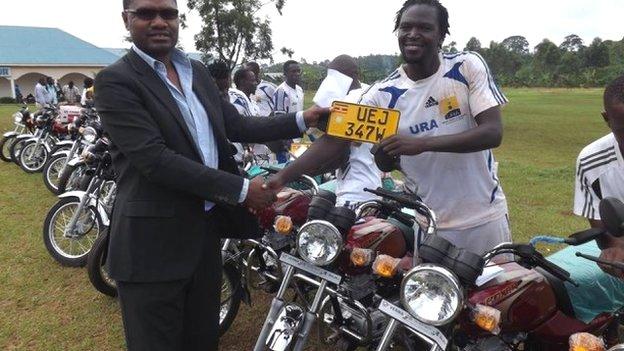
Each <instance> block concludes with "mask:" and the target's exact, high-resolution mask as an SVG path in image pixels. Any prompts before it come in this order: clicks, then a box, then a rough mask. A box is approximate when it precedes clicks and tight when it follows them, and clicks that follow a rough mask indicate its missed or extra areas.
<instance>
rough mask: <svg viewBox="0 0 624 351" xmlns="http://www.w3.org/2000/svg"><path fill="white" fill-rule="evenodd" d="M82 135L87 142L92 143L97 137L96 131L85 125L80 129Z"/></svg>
mask: <svg viewBox="0 0 624 351" xmlns="http://www.w3.org/2000/svg"><path fill="white" fill-rule="evenodd" d="M82 137H83V138H84V140H86V141H87V142H89V143H91V144H93V143H95V139H96V138H97V132H96V131H95V129H94V128H93V127H87V128H85V129H84V130H83V131H82Z"/></svg>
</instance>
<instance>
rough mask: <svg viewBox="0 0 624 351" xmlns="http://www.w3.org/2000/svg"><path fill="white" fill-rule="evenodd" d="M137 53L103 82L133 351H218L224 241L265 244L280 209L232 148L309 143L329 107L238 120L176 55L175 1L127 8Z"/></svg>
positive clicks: (114, 263) (114, 235) (99, 92)
mask: <svg viewBox="0 0 624 351" xmlns="http://www.w3.org/2000/svg"><path fill="white" fill-rule="evenodd" d="M123 5H124V12H123V14H122V16H123V20H124V22H125V25H126V28H127V29H128V30H129V31H130V34H131V37H132V41H133V43H134V46H133V48H132V49H131V50H130V51H129V52H128V54H127V55H126V56H124V57H123V58H122V59H120V60H119V61H117V62H116V63H114V64H112V65H110V66H109V67H107V68H106V69H104V70H103V71H102V72H101V73H100V74H99V75H98V76H97V78H96V86H95V100H96V107H97V109H98V111H99V113H100V114H101V117H102V123H103V125H104V128H105V130H106V131H107V132H108V134H109V135H110V138H111V139H112V142H113V145H114V146H113V147H112V149H111V152H112V155H113V163H114V167H115V169H116V171H117V172H118V179H117V182H118V190H117V198H116V202H115V208H114V210H113V215H112V222H111V223H112V224H111V228H110V230H111V237H110V245H109V256H108V259H109V268H110V275H111V277H112V278H113V279H115V280H117V284H118V291H119V297H120V302H121V310H122V317H123V322H124V329H125V333H126V342H127V344H128V348H129V349H130V350H150V351H154V350H216V349H217V344H218V318H219V316H218V309H219V302H220V288H221V256H220V248H219V242H220V240H219V239H220V235H222V234H223V235H226V236H238V237H241V236H253V235H257V234H259V229H258V226H257V221H256V220H255V219H254V217H253V216H251V215H250V213H249V211H248V210H249V209H252V210H253V209H260V208H263V207H265V206H267V205H269V204H270V203H271V202H272V201H274V198H275V193H274V192H272V191H269V190H267V189H266V188H264V187H263V182H262V180H261V179H254V180H252V181H249V180H246V179H243V178H242V177H241V176H240V175H239V174H238V172H237V166H236V164H235V162H234V159H233V157H232V151H231V147H230V144H229V140H231V141H241V142H251V143H257V142H263V141H267V140H274V139H284V138H292V137H296V136H299V135H301V132H302V131H303V130H305V128H306V126H315V125H316V123H317V122H318V119H319V117H320V116H321V115H323V114H326V113H328V111H327V110H326V109H320V108H316V107H314V108H311V109H309V110H306V111H304V112H302V113H299V114H297V115H294V114H291V115H287V116H283V117H276V118H253V117H247V118H244V117H241V116H240V115H239V114H238V113H237V111H236V109H235V108H234V107H233V106H232V105H230V104H229V103H228V102H225V101H223V100H222V99H221V98H220V97H219V92H218V90H217V87H216V86H215V83H214V81H213V79H212V77H211V76H210V74H209V73H208V71H207V69H206V68H205V67H204V66H203V65H202V64H201V63H199V62H196V61H191V60H189V59H188V58H187V57H186V55H184V54H183V53H182V52H181V51H179V50H177V49H175V44H176V42H177V36H178V26H179V20H178V10H177V5H176V2H175V0H124V1H123Z"/></svg>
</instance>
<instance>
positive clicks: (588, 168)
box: [579, 157, 617, 179]
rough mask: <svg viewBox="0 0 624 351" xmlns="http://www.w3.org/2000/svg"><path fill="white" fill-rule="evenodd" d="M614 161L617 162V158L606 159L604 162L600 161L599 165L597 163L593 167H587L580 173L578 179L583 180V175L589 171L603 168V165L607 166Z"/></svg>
mask: <svg viewBox="0 0 624 351" xmlns="http://www.w3.org/2000/svg"><path fill="white" fill-rule="evenodd" d="M614 161H617V157H612V158H609V159H607V160H605V161H602V162H600V163H597V164H595V165H592V166H590V167H587V168H585V169H583V170H581V173H580V174H579V178H581V179H584V177H585V173H587V172H589V171H591V170H592V169H595V168H598V167H600V166H604V165H606V164H609V163H611V162H614Z"/></svg>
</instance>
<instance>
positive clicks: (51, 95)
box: [46, 77, 58, 105]
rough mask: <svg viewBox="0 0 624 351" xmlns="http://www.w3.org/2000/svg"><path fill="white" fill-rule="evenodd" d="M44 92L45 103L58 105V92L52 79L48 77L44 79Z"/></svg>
mask: <svg viewBox="0 0 624 351" xmlns="http://www.w3.org/2000/svg"><path fill="white" fill-rule="evenodd" d="M46 90H47V98H46V102H47V103H48V104H52V105H56V104H58V90H57V89H56V83H54V78H52V77H48V78H47V79H46Z"/></svg>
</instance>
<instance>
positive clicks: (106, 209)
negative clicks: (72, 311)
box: [43, 137, 116, 267]
mask: <svg viewBox="0 0 624 351" xmlns="http://www.w3.org/2000/svg"><path fill="white" fill-rule="evenodd" d="M108 146H109V141H108V139H107V138H106V137H103V138H100V139H99V140H98V141H97V142H96V144H95V145H93V146H92V147H90V148H89V149H87V150H85V151H84V152H83V153H82V155H81V157H82V159H83V160H84V162H86V164H87V165H89V166H90V167H91V168H90V169H89V170H88V172H86V173H85V177H83V181H84V182H85V183H86V182H87V181H88V183H87V185H86V190H85V191H78V190H76V191H70V192H67V193H64V194H62V195H60V196H59V201H58V202H57V203H56V204H55V205H54V206H52V208H50V210H49V211H48V214H47V216H46V218H45V221H44V226H43V241H44V244H45V246H46V249H47V250H48V252H49V253H50V255H51V256H52V257H53V258H54V259H55V260H56V261H57V262H59V263H60V264H62V265H65V266H71V267H77V266H84V265H85V264H86V262H87V255H88V253H89V251H90V250H91V248H92V246H93V243H94V241H95V239H96V238H97V237H98V236H99V234H100V233H101V232H102V230H103V229H104V228H105V227H108V226H109V213H110V211H111V209H112V205H113V202H114V197H115V192H116V185H115V182H114V179H115V174H114V170H113V168H112V160H111V156H110V154H109V153H108Z"/></svg>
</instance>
